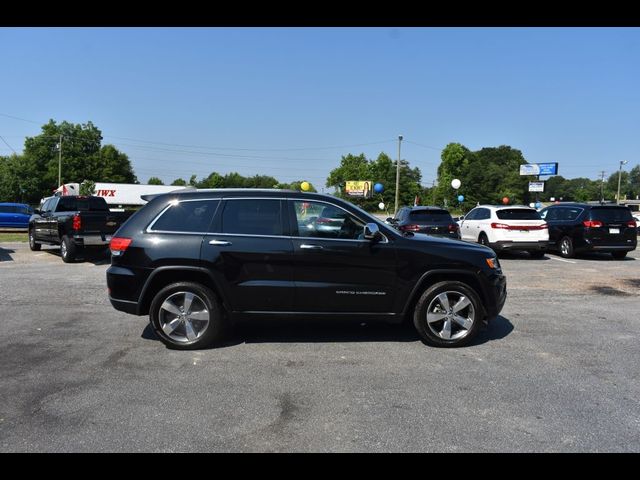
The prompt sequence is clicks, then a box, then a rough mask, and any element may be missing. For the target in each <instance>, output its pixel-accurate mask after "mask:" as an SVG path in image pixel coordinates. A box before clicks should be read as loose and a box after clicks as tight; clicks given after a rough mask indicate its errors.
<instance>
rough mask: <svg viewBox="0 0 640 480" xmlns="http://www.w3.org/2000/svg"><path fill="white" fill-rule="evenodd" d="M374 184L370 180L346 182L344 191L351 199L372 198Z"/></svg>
mask: <svg viewBox="0 0 640 480" xmlns="http://www.w3.org/2000/svg"><path fill="white" fill-rule="evenodd" d="M372 185H373V182H372V181H370V180H366V181H362V180H358V181H349V182H346V184H345V187H344V190H345V192H347V195H349V196H350V197H363V198H371V194H372V191H373V189H372Z"/></svg>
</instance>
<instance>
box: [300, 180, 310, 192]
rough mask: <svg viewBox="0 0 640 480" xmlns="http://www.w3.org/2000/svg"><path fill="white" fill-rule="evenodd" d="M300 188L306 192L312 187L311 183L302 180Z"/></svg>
mask: <svg viewBox="0 0 640 480" xmlns="http://www.w3.org/2000/svg"><path fill="white" fill-rule="evenodd" d="M300 188H301V189H302V190H304V191H305V192H306V191H307V190H309V189H310V188H311V185H309V182H302V183H301V184H300Z"/></svg>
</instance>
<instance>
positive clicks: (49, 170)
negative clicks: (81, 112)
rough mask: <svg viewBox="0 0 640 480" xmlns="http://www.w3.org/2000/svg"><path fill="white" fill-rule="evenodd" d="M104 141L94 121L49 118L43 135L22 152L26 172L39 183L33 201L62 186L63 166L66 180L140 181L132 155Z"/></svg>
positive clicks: (31, 140)
mask: <svg viewBox="0 0 640 480" xmlns="http://www.w3.org/2000/svg"><path fill="white" fill-rule="evenodd" d="M61 138H62V146H60V139H61ZM101 142H102V133H101V131H100V130H99V129H98V128H97V127H96V126H95V125H94V124H93V123H92V122H87V123H85V124H73V123H70V122H66V121H63V122H61V123H59V124H58V123H56V122H55V121H54V120H49V122H48V123H46V124H45V125H43V126H42V132H41V133H40V134H39V135H36V136H34V137H27V138H26V139H25V142H24V153H23V155H22V157H23V163H22V169H23V170H22V175H26V174H28V175H30V176H32V178H33V180H34V182H33V184H34V185H35V187H34V188H33V190H34V191H33V192H30V193H29V194H28V197H29V201H30V202H32V203H35V202H37V201H39V199H40V198H41V197H42V196H45V195H49V194H50V193H51V192H52V191H53V190H55V189H56V188H57V187H58V186H59V185H58V166H59V165H60V166H61V168H60V172H61V182H62V183H75V182H80V181H82V180H83V179H87V178H90V179H94V180H95V181H107V182H122V183H137V178H136V176H135V175H134V173H133V169H132V167H131V163H130V162H129V159H128V157H127V156H126V155H125V154H124V153H122V152H120V151H118V149H116V148H115V147H114V146H113V145H105V146H101ZM60 152H61V153H62V155H60Z"/></svg>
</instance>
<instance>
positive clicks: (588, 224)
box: [582, 220, 602, 228]
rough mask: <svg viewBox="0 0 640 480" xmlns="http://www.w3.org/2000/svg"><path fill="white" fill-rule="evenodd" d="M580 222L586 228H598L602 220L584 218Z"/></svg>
mask: <svg viewBox="0 0 640 480" xmlns="http://www.w3.org/2000/svg"><path fill="white" fill-rule="evenodd" d="M582 224H583V225H584V226H585V227H586V228H600V227H602V222H601V221H600V220H585V221H584V222H582Z"/></svg>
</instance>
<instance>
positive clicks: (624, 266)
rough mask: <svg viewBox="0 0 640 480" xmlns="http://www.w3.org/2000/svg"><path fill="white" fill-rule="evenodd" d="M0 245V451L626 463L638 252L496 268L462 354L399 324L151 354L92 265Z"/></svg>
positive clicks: (282, 329) (632, 434)
mask: <svg viewBox="0 0 640 480" xmlns="http://www.w3.org/2000/svg"><path fill="white" fill-rule="evenodd" d="M58 251H59V249H57V248H54V247H46V246H45V247H43V250H42V251H41V252H31V251H29V249H28V246H27V244H26V243H0V320H1V322H0V324H1V325H2V326H3V328H2V330H1V331H0V343H1V345H2V347H1V349H0V451H2V452H69V451H72V452H87V451H100V452H102V451H105V452H138V451H145V452H147V451H150V452H195V451H197V452H200V451H213V452H227V451H260V452H262V451H265V452H285V451H294V452H299V451H301V452H306V451H314V452H334V451H335V452H345V451H346V452H351V451H357V452H386V451H390V452H396V451H398V452H399V451H410V452H493V451H500V452H557V451H559V452H637V451H640V400H639V399H640V369H639V368H638V365H640V348H638V343H639V342H638V341H639V340H640V313H639V310H640V309H639V307H640V254H639V253H638V251H634V252H632V253H631V254H630V255H629V256H628V257H627V259H625V260H624V261H614V260H612V259H611V258H610V257H609V256H607V255H591V256H588V257H582V258H578V259H572V260H565V259H562V258H560V257H558V256H556V255H553V254H547V255H546V256H545V257H544V258H543V259H541V260H533V259H529V257H528V256H527V255H526V254H522V255H517V254H512V255H508V256H507V255H505V256H503V257H501V263H502V267H503V270H504V271H505V273H506V274H507V278H508V292H509V293H508V295H509V296H508V299H507V303H506V305H505V308H504V310H503V312H502V315H501V316H500V317H499V318H498V319H497V320H496V321H495V322H493V323H492V324H491V325H490V326H489V328H488V329H486V330H485V331H483V332H482V334H481V335H480V337H479V338H478V339H477V340H476V341H475V342H474V343H473V344H472V345H471V346H468V347H465V348H459V349H449V350H445V349H436V348H431V347H427V346H425V345H424V344H423V343H422V342H421V341H420V340H419V339H418V336H417V334H415V333H414V332H413V330H412V328H411V327H403V326H393V325H376V324H367V323H364V324H363V323H361V322H356V323H353V322H348V323H345V324H340V323H332V324H321V323H314V324H298V323H291V322H288V323H279V322H261V323H253V324H247V325H243V326H241V327H239V328H237V329H236V330H235V332H234V334H233V336H232V338H230V340H229V342H228V344H227V345H225V346H224V347H221V348H217V349H209V350H203V351H197V352H181V351H172V350H168V349H166V348H165V347H164V346H163V344H162V343H161V342H160V341H158V340H157V339H155V338H154V336H153V334H152V333H151V332H150V330H149V329H148V327H147V323H148V321H147V318H146V317H134V316H129V315H126V314H123V313H120V312H117V311H116V310H114V309H113V308H112V307H111V305H110V304H109V302H108V300H107V297H106V285H105V270H106V269H107V266H108V260H106V259H104V258H93V259H89V261H86V262H83V263H77V264H69V265H67V264H64V263H63V262H62V261H61V259H60V257H59V253H58Z"/></svg>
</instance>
